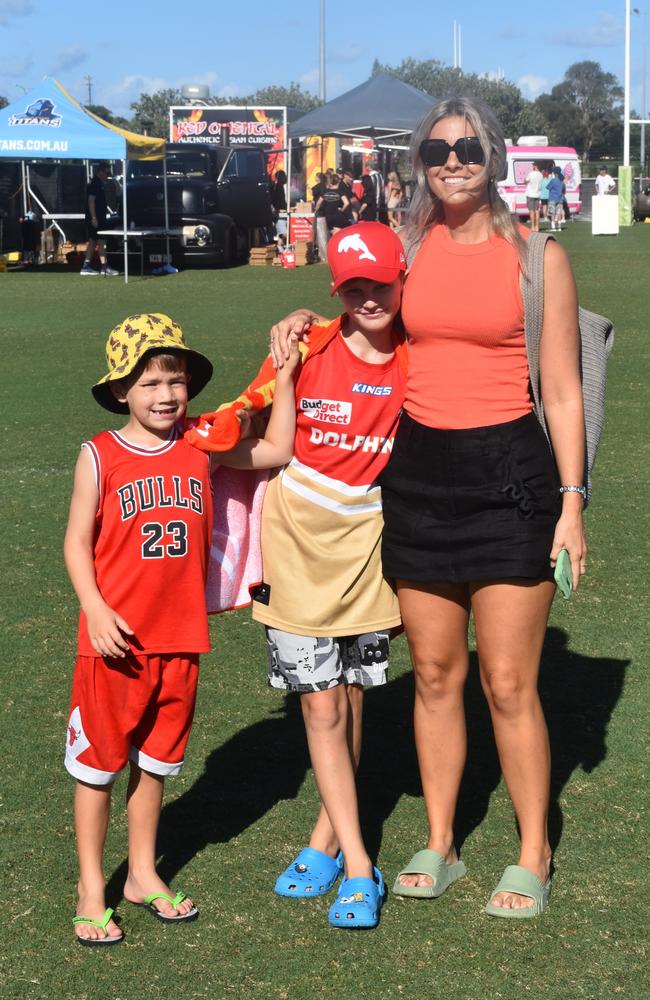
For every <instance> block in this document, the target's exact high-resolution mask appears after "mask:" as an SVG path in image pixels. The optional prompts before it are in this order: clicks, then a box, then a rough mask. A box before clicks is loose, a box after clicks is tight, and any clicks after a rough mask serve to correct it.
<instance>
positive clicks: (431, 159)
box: [420, 139, 450, 167]
mask: <svg viewBox="0 0 650 1000" xmlns="http://www.w3.org/2000/svg"><path fill="white" fill-rule="evenodd" d="M449 150H450V146H449V143H448V142H445V140H444V139H425V140H424V141H423V142H421V143H420V159H421V160H422V162H423V163H424V165H425V167H441V166H442V165H443V164H444V163H446V162H447V158H448V156H449Z"/></svg>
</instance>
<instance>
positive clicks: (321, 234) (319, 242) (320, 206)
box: [311, 173, 329, 262]
mask: <svg viewBox="0 0 650 1000" xmlns="http://www.w3.org/2000/svg"><path fill="white" fill-rule="evenodd" d="M326 190H327V179H326V177H325V174H323V173H317V174H316V183H315V184H314V186H313V187H312V189H311V202H312V207H313V209H314V242H315V243H316V246H317V247H318V259H319V260H320V261H321V262H325V261H326V260H327V241H328V239H329V232H328V229H327V222H326V221H325V205H324V202H323V201H322V197H323V195H324V194H325V191H326Z"/></svg>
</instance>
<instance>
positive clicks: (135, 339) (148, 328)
mask: <svg viewBox="0 0 650 1000" xmlns="http://www.w3.org/2000/svg"><path fill="white" fill-rule="evenodd" d="M176 351H178V352H179V353H180V352H181V351H182V353H183V356H184V357H185V358H186V361H187V370H188V372H189V374H190V375H191V376H192V377H191V380H190V383H189V385H188V397H189V398H190V399H193V398H194V396H198V394H199V393H200V391H201V389H203V387H204V386H205V385H207V383H208V382H209V381H210V379H211V378H212V363H211V362H210V361H208V359H207V358H206V357H204V355H203V354H199V353H198V351H192V350H190V348H189V347H188V346H187V344H186V343H185V338H184V337H183V331H182V330H181V328H180V326H179V325H178V323H176V322H174V320H173V319H170V317H169V316H165V314H164V313H138V314H137V315H135V316H127V318H126V319H125V320H124V321H123V322H122V323H118V325H117V326H116V327H115V329H113V330H111V332H110V333H109V335H108V340H107V341H106V361H107V364H108V375H104V377H103V378H101V379H100V380H99V382H97V383H96V384H95V385H94V386H93V387H92V393H93V396H94V397H95V399H96V400H97V402H98V403H99V404H100V406H103V407H104V409H106V410H110V411H111V413H128V412H129V408H128V406H127V405H126V403H120V402H119V400H118V399H116V398H115V396H114V395H113V393H112V391H111V386H110V383H111V382H116V381H118V380H119V379H122V378H126V376H127V375H130V374H131V372H132V371H133V369H134V368H135V366H136V365H137V364H138V362H139V361H141V360H142V359H143V358H144V357H145V355H147V354H150V353H155V354H167V353H170V352H171V353H174V352H176Z"/></svg>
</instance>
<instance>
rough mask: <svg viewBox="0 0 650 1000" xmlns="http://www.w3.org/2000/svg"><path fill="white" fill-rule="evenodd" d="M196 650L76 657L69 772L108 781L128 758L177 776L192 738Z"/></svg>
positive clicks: (91, 780)
mask: <svg viewBox="0 0 650 1000" xmlns="http://www.w3.org/2000/svg"><path fill="white" fill-rule="evenodd" d="M198 677H199V657H198V654H194V655H187V656H165V655H162V656H136V655H134V654H133V653H131V654H130V655H128V656H127V657H126V658H125V659H124V660H119V659H110V660H105V659H104V658H103V657H101V656H97V657H95V656H79V657H78V658H77V662H76V664H75V669H74V675H73V678H72V699H71V706H70V718H69V721H68V732H67V738H66V748H65V766H66V768H67V770H68V771H69V772H70V774H71V775H72V776H73V777H75V778H78V779H79V780H80V781H85V782H87V783H88V784H89V785H108V784H110V783H111V782H112V781H113V780H114V779H115V777H116V776H117V775H118V774H119V772H120V771H121V770H122V769H123V768H124V767H126V764H127V762H128V761H129V760H132V761H134V762H135V763H136V764H138V765H139V766H140V767H141V768H142V770H143V771H149V772H150V773H152V774H160V775H168V774H180V772H181V770H182V769H183V757H184V754H185V747H186V745H187V740H188V737H189V735H190V728H191V725H192V718H193V717H194V705H195V702H196V685H197V682H198Z"/></svg>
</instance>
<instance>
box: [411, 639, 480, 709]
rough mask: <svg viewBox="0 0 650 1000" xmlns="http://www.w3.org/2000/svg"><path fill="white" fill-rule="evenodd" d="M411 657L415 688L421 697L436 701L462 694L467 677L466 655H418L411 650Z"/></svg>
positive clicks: (425, 699)
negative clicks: (445, 656)
mask: <svg viewBox="0 0 650 1000" xmlns="http://www.w3.org/2000/svg"><path fill="white" fill-rule="evenodd" d="M411 659H412V662H413V672H414V675H415V690H416V693H417V696H418V697H419V698H420V699H422V700H424V701H432V702H435V701H439V700H441V699H443V698H453V697H460V696H462V692H463V688H464V686H465V680H466V679H467V667H468V661H467V657H466V656H461V657H459V656H453V657H449V658H444V657H436V656H435V655H434V654H431V653H428V654H425V655H421V654H420V655H417V654H416V653H414V651H413V650H411Z"/></svg>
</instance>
